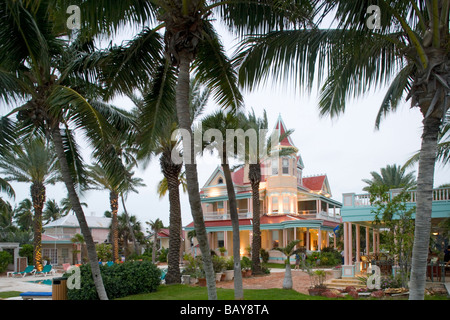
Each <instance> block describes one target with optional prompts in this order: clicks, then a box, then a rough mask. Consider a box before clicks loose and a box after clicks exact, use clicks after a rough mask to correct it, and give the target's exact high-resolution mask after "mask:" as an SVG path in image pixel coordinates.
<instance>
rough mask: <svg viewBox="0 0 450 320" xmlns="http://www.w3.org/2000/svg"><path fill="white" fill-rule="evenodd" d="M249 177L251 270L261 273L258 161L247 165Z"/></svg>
mask: <svg viewBox="0 0 450 320" xmlns="http://www.w3.org/2000/svg"><path fill="white" fill-rule="evenodd" d="M249 178H250V183H251V186H252V201H253V214H252V217H253V239H252V262H253V272H254V273H255V274H260V273H262V271H261V262H260V260H259V251H260V250H261V227H260V225H261V223H260V212H261V208H260V202H259V183H260V181H261V166H260V164H259V163H256V164H253V163H252V164H250V165H249Z"/></svg>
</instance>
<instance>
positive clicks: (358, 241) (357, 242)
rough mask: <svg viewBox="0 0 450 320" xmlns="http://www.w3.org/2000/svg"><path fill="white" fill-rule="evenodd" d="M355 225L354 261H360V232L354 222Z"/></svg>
mask: <svg viewBox="0 0 450 320" xmlns="http://www.w3.org/2000/svg"><path fill="white" fill-rule="evenodd" d="M355 227H356V262H359V261H360V258H359V257H360V255H361V254H360V247H359V243H360V234H359V225H358V224H355Z"/></svg>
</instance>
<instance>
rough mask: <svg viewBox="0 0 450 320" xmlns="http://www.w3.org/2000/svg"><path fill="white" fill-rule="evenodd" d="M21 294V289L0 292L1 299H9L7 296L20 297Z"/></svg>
mask: <svg viewBox="0 0 450 320" xmlns="http://www.w3.org/2000/svg"><path fill="white" fill-rule="evenodd" d="M20 294H21V292H20V291H5V292H0V299H7V298H12V297H18V296H20Z"/></svg>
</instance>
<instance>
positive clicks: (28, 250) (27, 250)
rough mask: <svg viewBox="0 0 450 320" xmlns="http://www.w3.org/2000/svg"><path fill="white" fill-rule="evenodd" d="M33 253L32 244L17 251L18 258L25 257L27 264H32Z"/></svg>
mask: <svg viewBox="0 0 450 320" xmlns="http://www.w3.org/2000/svg"><path fill="white" fill-rule="evenodd" d="M33 251H34V247H33V245H32V244H24V245H23V246H22V248H21V249H20V250H19V256H21V257H26V258H27V259H28V264H33Z"/></svg>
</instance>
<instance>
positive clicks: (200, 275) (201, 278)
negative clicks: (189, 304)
mask: <svg viewBox="0 0 450 320" xmlns="http://www.w3.org/2000/svg"><path fill="white" fill-rule="evenodd" d="M195 277H196V278H197V281H198V285H199V286H200V287H206V275H205V270H203V268H198V269H197V270H196V272H195Z"/></svg>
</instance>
